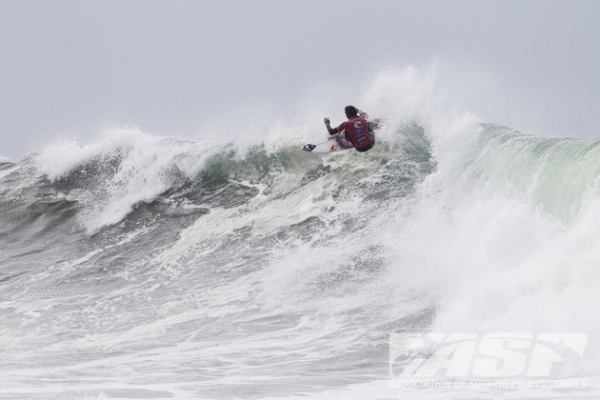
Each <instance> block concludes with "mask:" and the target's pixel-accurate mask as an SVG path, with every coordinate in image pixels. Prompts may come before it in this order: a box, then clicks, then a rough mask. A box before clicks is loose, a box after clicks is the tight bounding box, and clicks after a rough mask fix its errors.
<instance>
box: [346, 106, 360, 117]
mask: <svg viewBox="0 0 600 400" xmlns="http://www.w3.org/2000/svg"><path fill="white" fill-rule="evenodd" d="M344 111H345V112H346V117H348V118H350V117H354V116H356V115H358V109H357V108H356V107H354V106H347V107H346V108H344Z"/></svg>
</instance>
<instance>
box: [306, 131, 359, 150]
mask: <svg viewBox="0 0 600 400" xmlns="http://www.w3.org/2000/svg"><path fill="white" fill-rule="evenodd" d="M351 148H352V147H347V146H343V145H342V144H340V142H339V139H338V137H337V135H333V136H331V135H329V134H328V133H324V134H322V135H319V136H317V137H315V138H314V139H311V140H310V141H309V142H308V143H306V144H305V145H304V146H303V147H302V150H304V151H309V152H311V153H335V152H338V151H343V150H348V149H351Z"/></svg>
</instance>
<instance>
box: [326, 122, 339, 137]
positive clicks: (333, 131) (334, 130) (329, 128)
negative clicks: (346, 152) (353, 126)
mask: <svg viewBox="0 0 600 400" xmlns="http://www.w3.org/2000/svg"><path fill="white" fill-rule="evenodd" d="M325 126H326V127H327V132H329V134H330V135H335V134H336V133H338V132H339V130H338V128H332V127H331V125H329V124H327V125H325Z"/></svg>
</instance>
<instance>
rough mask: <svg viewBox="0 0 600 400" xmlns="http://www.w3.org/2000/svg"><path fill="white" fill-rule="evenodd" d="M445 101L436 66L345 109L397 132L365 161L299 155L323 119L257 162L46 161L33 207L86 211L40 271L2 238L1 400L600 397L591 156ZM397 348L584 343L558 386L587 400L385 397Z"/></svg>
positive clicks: (401, 393)
mask: <svg viewBox="0 0 600 400" xmlns="http://www.w3.org/2000/svg"><path fill="white" fill-rule="evenodd" d="M449 87H453V86H452V85H449V86H447V85H445V82H444V80H443V79H442V77H440V76H439V75H438V74H437V72H436V68H433V69H432V70H429V71H425V72H420V71H418V70H416V69H407V70H404V71H400V72H393V71H392V72H386V73H383V74H381V75H379V76H378V77H376V78H375V79H374V80H373V82H371V83H370V84H369V85H368V87H367V89H366V90H365V92H364V93H363V95H362V97H361V98H360V100H359V101H358V102H357V103H356V104H355V105H357V106H359V107H360V108H361V109H365V110H367V111H369V113H370V114H371V116H373V117H380V116H385V117H386V118H387V121H386V124H385V125H384V127H383V128H382V129H381V131H380V132H378V136H377V137H378V141H379V142H380V144H379V145H378V147H377V148H375V149H374V150H372V151H370V152H369V153H367V154H359V153H357V152H345V153H343V154H340V155H334V156H325V157H321V156H314V155H310V154H304V153H302V152H300V151H298V150H296V149H297V148H298V147H299V146H300V145H301V144H302V142H303V140H304V139H306V138H309V137H312V136H314V132H315V131H318V130H319V129H323V128H322V125H321V124H322V122H321V118H322V116H323V115H322V114H323V113H322V110H320V111H319V113H320V114H319V115H317V111H316V110H315V109H313V108H309V109H307V110H302V113H301V114H302V115H304V116H311V117H313V116H314V118H310V121H309V122H307V120H306V119H304V120H303V119H301V118H298V119H296V120H294V121H300V122H298V123H297V124H295V123H294V121H289V122H288V123H284V124H280V123H276V124H274V125H273V126H272V127H271V130H267V132H268V133H267V134H266V136H267V137H266V138H265V137H264V135H265V134H264V133H262V134H261V135H260V137H257V138H256V139H255V140H254V143H253V142H252V140H247V141H246V142H245V143H243V144H239V143H237V144H235V143H234V144H227V143H207V142H194V141H187V140H186V141H184V140H180V139H176V138H160V137H156V136H152V135H149V134H146V133H142V132H139V131H135V130H116V131H110V132H105V133H102V134H100V135H99V137H98V139H97V140H96V141H95V142H92V143H88V144H83V145H82V144H77V143H74V142H69V141H66V142H60V143H55V144H54V145H51V146H49V147H47V148H46V149H44V150H42V151H41V152H40V154H38V155H36V156H34V157H33V160H34V163H33V165H34V167H35V170H36V171H37V172H36V173H37V174H39V176H45V177H46V178H47V179H48V181H49V182H50V183H48V184H44V185H50V186H51V188H52V191H51V192H52V193H51V194H47V193H46V192H44V193H46V194H44V196H50V197H51V198H52V201H62V200H64V199H67V200H69V201H72V202H74V203H75V204H76V207H77V208H76V210H77V212H76V214H75V215H74V217H72V218H70V217H69V219H66V220H65V221H66V222H62V225H60V226H61V227H62V228H60V229H64V230H63V231H61V232H62V233H61V234H60V235H58V234H54V233H53V232H56V229H58V228H53V229H55V230H52V229H50V228H48V230H46V231H44V232H48V233H47V234H46V235H47V236H41V237H36V236H27V237H28V238H30V239H28V241H27V246H31V247H32V248H36V249H38V250H39V255H37V254H38V253H36V252H33V253H27V252H25V251H21V249H20V248H19V242H18V241H17V243H16V244H15V243H14V242H10V241H8V239H3V240H5V241H6V246H7V247H6V250H5V252H4V253H3V252H0V256H2V257H4V258H3V259H2V264H1V265H0V267H1V268H2V270H1V271H2V273H3V276H4V275H6V276H10V277H11V279H10V280H8V281H6V282H4V283H3V285H4V286H2V287H0V290H2V293H3V298H4V300H2V302H1V303H0V309H1V310H2V313H3V315H5V316H6V318H7V322H6V324H5V326H4V327H3V329H2V331H1V333H2V336H3V342H4V343H5V344H6V349H5V350H4V360H5V361H4V362H3V365H2V368H1V372H0V381H2V385H3V389H0V393H2V395H4V396H7V398H17V397H18V396H22V397H24V398H134V397H138V398H140V397H141V398H283V397H288V396H291V397H289V398H295V397H304V398H305V397H306V396H308V397H313V398H373V399H380V398H381V399H383V398H390V397H392V398H395V397H396V398H436V399H437V398H471V397H472V398H491V399H501V398H595V397H594V396H596V397H597V391H596V389H595V388H596V387H598V383H597V378H595V377H596V376H598V375H599V374H600V353H599V352H600V348H599V346H598V340H597V338H598V337H599V336H600V324H599V323H598V322H597V321H598V318H596V316H597V314H598V313H597V311H595V305H596V304H597V303H598V301H599V300H600V293H599V291H598V290H597V287H598V285H599V284H600V273H599V272H598V267H597V266H598V265H600V263H599V262H600V250H598V249H600V239H599V237H600V236H599V235H597V234H596V233H597V226H599V223H600V202H599V200H600V196H599V194H600V193H599V190H600V189H599V186H598V177H600V167H598V163H597V161H596V160H597V158H598V155H600V154H598V153H599V152H600V150H598V148H599V146H598V144H599V142H598V141H597V140H575V139H567V138H547V137H539V136H533V135H527V134H523V133H519V132H515V131H512V130H510V129H508V128H503V127H500V126H496V125H489V124H482V122H484V121H483V120H482V119H480V118H478V117H475V116H474V115H472V114H470V113H469V112H467V110H466V109H464V108H461V106H460V105H458V104H455V103H454V99H456V97H454V96H453V93H452V92H451V91H450V89H449ZM465 90H467V89H465ZM459 97H460V96H459ZM463 97H464V96H463ZM344 105H345V104H344ZM327 111H329V112H330V113H331V114H330V116H331V117H332V119H333V115H334V113H335V112H336V111H335V110H334V109H330V110H327ZM325 114H326V113H325ZM338 114H340V113H338ZM410 122H415V123H417V124H419V125H420V126H422V127H423V129H424V132H425V135H426V139H427V141H428V142H429V143H430V144H431V151H432V155H433V160H432V163H429V162H428V161H424V160H426V159H427V157H426V156H425V154H426V153H427V151H428V150H427V149H426V148H425V147H423V145H422V144H419V143H421V142H419V140H418V139H415V138H414V137H412V136H411V135H413V133H414V127H411V124H410ZM261 143H263V144H264V149H265V150H264V151H262V152H261V151H257V150H255V149H254V148H253V147H252V146H253V145H258V144H261ZM230 152H234V154H233V155H228V154H229V153H230ZM215 157H217V158H219V157H221V158H220V159H222V160H221V161H220V162H221V164H218V163H217V164H216V165H217V166H216V167H215V164H214V162H215V161H214V160H215ZM27 165H29V164H27ZM432 167H433V170H432V169H431V168H432ZM98 171H101V172H98ZM203 173H205V174H206V176H204V175H202V174H203ZM220 174H224V175H225V176H226V177H227V179H228V182H229V184H230V186H227V187H220V186H218V185H217V189H212V186H211V185H213V183H211V182H213V181H218V178H219V177H220V176H221V175H220ZM92 175H93V177H90V176H92ZM2 179H5V177H4V176H2ZM6 182H8V181H6ZM21 182H22V183H21V185H22V186H23V187H26V186H27V185H31V183H30V182H31V181H27V182H29V183H25V180H24V179H23V180H22V181H21ZM198 182H200V183H201V184H200V183H199V185H200V186H198V187H195V188H194V189H193V190H192V192H191V193H192V194H191V195H189V196H187V195H186V196H187V197H186V196H184V195H183V194H181V193H187V192H185V190H187V189H186V187H187V186H186V185H193V184H195V183H198ZM5 185H6V187H8V183H6V184H5ZM35 185H37V183H36V184H35ZM52 185H54V186H52ZM61 185H62V186H61ZM41 186H42V185H41V184H40V187H41ZM36 187H37V186H36ZM44 187H45V186H44ZM227 188H233V189H231V191H229V192H228V191H227ZM11 190H12V191H11ZM11 190H8V189H7V190H6V191H4V192H3V193H4V196H5V197H7V196H16V193H17V192H15V191H14V190H13V189H11ZM44 190H48V189H44ZM211 190H212V191H211ZM169 191H174V193H175V194H172V195H171V194H169V195H165V193H167V192H169ZM208 192H210V196H208V195H205V194H206V193H208ZM201 195H202V196H204V197H202V196H201ZM198 196H200V197H198ZM236 196H238V197H236ZM244 196H245V197H244ZM199 198H201V200H198V199H199ZM238 199H242V200H238ZM142 205H148V207H149V208H148V210H149V211H144V210H145V209H143V207H142ZM152 207H156V210H158V211H154V208H152ZM7 209H8V208H7ZM0 210H2V209H0ZM140 210H142V211H140ZM51 211H52V210H50V211H47V214H44V215H43V216H42V217H39V218H37V219H36V220H35V221H34V222H32V223H31V224H33V225H32V226H33V227H34V228H35V227H36V226H40V227H41V226H44V227H48V226H52V225H42V223H44V221H45V220H51V219H52V215H53V214H50V212H51ZM24 212H25V211H24ZM52 212H54V211H52ZM136 212H137V213H140V214H141V215H142V216H141V217H135V218H139V219H134V217H133V215H134V214H135V213H136ZM144 212H147V213H150V214H149V215H150V216H149V217H147V218H146V217H144V215H145V214H143V213H144ZM135 215H137V214H135ZM187 215H193V216H194V218H193V219H189V220H187V219H185V218H186V216H187ZM128 218H129V219H128ZM176 218H181V221H184V220H185V223H183V222H182V223H181V224H180V225H177V224H175V225H172V222H171V221H179V220H178V219H176ZM36 224H38V225H36ZM34 228H32V229H34ZM15 229H17V228H15ZM18 229H19V230H18V231H16V230H15V231H14V233H12V235H13V236H10V235H9V236H7V237H8V238H10V237H25V234H26V233H27V232H29V231H28V228H27V225H23V226H20V227H19V228H18ZM161 235H166V236H164V237H163V236H161ZM20 240H23V242H22V244H21V245H22V246H24V245H25V243H26V242H25V241H24V239H20ZM49 243H56V244H55V246H56V250H53V249H52V248H51V247H52V245H51V244H49ZM3 245H4V244H3ZM9 256H10V257H9ZM14 271H23V274H22V275H15V274H14ZM405 330H426V331H432V332H480V333H488V332H526V333H537V332H581V333H584V334H586V335H588V337H589V340H588V345H587V348H586V351H585V356H584V357H583V358H582V360H581V362H579V363H577V364H576V365H575V366H573V368H572V369H571V371H570V373H571V375H572V376H577V377H587V378H588V379H589V381H588V384H589V386H588V390H587V391H576V392H565V391H561V390H552V389H527V390H526V389H523V390H517V391H508V392H507V391H502V390H486V389H464V390H458V389H453V390H444V389H436V390H400V389H395V388H390V387H389V378H390V377H389V376H388V375H387V371H388V370H387V361H388V358H387V357H388V352H387V340H388V336H389V334H390V333H393V332H398V331H405ZM589 377H592V378H589ZM589 388H592V390H589ZM578 396H579V397H578Z"/></svg>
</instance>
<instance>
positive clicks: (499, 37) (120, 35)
mask: <svg viewBox="0 0 600 400" xmlns="http://www.w3.org/2000/svg"><path fill="white" fill-rule="evenodd" d="M598 38H600V2H598V1H573V0H570V1H550V0H544V1H527V0H521V1H506V0H503V1H499V0H498V1H485V0H475V1H466V0H456V1H423V0H419V1H399V0H397V1H352V0H350V1H349V0H339V1H338V0H335V1H334V0H331V1H324V0H319V1H313V0H269V1H267V0H253V1H252V0H239V1H231V0H215V1H212V0H211V1H183V0H181V1H151V0H140V1H126V0H120V1H110V0H109V1H106V0H103V1H65V0H55V1H42V0H36V1H27V0H25V1H24V0H19V1H12V0H3V1H0V107H1V110H2V111H1V113H0V115H1V116H2V117H1V118H0V155H5V156H9V157H11V158H13V159H19V158H21V157H22V156H24V155H25V154H26V153H27V152H29V151H32V150H35V149H37V148H39V147H40V146H41V144H40V143H41V142H47V141H48V140H50V139H51V138H53V137H56V136H58V135H61V134H64V133H69V134H70V133H72V134H77V135H79V136H80V137H89V136H92V135H93V133H94V132H95V131H96V130H98V129H99V128H101V127H102V126H111V125H119V124H135V125H137V126H139V127H141V128H142V129H144V130H145V131H147V132H150V133H156V134H161V135H182V136H185V135H186V134H190V132H194V131H195V130H197V129H198V128H199V127H200V126H202V124H203V121H205V120H207V119H210V118H212V117H213V116H214V115H221V114H222V113H226V112H231V111H232V110H235V108H236V107H238V106H239V105H243V104H248V103H252V102H260V103H263V104H272V105H273V106H274V107H275V106H276V105H277V107H281V106H285V105H288V106H290V107H291V105H293V104H294V102H295V101H297V99H298V98H299V97H300V96H302V95H303V93H305V91H306V90H307V88H309V87H310V86H311V85H314V84H315V83H317V82H323V81H343V80H345V81H352V80H357V81H359V80H361V79H364V78H366V77H367V75H369V74H371V73H373V72H375V71H377V70H378V69H379V68H382V67H384V66H388V65H396V66H398V67H403V66H407V65H411V64H424V63H427V61H428V60H430V59H432V58H434V57H437V56H442V57H449V58H460V59H465V60H469V61H472V62H474V63H478V64H480V65H483V66H485V67H486V68H489V69H490V70H492V71H494V72H495V73H497V74H499V76H501V77H502V79H504V80H506V82H509V83H510V85H511V87H514V88H518V87H521V86H525V87H528V88H530V89H532V90H534V91H535V90H539V93H540V97H542V98H551V100H550V101H548V102H547V103H548V105H547V107H548V108H547V112H548V113H549V114H552V115H555V116H556V115H560V116H561V118H560V119H558V118H557V121H556V124H557V126H558V128H557V132H553V133H555V134H560V133H561V132H560V129H563V130H569V131H570V132H565V134H578V135H581V136H600V121H599V119H598V117H597V116H596V115H597V114H598V113H599V112H600V79H598V74H599V72H600V68H599V67H600V44H599V39H598ZM343 105H345V104H341V106H343ZM516 128H519V127H516Z"/></svg>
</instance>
